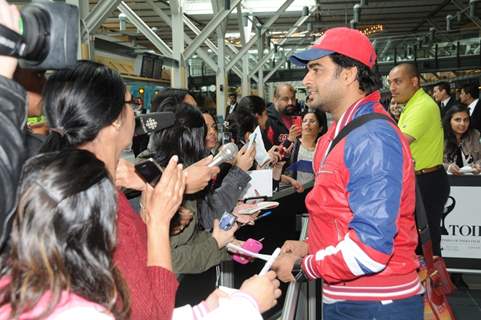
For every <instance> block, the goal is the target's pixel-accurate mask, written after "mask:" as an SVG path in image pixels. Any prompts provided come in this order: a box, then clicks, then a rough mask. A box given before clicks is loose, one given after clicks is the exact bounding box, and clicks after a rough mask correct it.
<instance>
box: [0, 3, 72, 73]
mask: <svg viewBox="0 0 481 320" xmlns="http://www.w3.org/2000/svg"><path fill="white" fill-rule="evenodd" d="M20 20H21V22H20V34H18V33H16V32H14V31H12V30H10V29H8V28H6V27H5V26H3V25H0V55H5V56H12V57H16V58H19V59H20V66H21V67H22V68H26V69H45V70H46V69H61V68H65V67H67V66H69V65H73V64H75V62H76V61H77V48H78V37H79V12H78V8H77V7H76V6H73V5H69V4H66V3H61V2H47V1H45V0H43V1H41V0H36V1H34V2H32V3H30V4H28V5H26V6H25V7H23V9H22V10H21V19H20Z"/></svg>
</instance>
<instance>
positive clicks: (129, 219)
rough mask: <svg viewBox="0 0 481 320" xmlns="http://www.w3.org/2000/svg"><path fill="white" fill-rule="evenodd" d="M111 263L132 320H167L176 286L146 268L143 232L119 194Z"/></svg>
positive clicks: (168, 275) (165, 274) (167, 274)
mask: <svg viewBox="0 0 481 320" xmlns="http://www.w3.org/2000/svg"><path fill="white" fill-rule="evenodd" d="M118 204H119V211H118V217H117V249H116V250H115V254H114V261H115V264H116V266H117V267H118V268H119V270H120V273H121V274H122V277H123V278H124V280H125V281H126V283H127V286H128V288H129V293H130V301H131V309H132V314H131V319H132V320H145V319H152V320H163V319H166V320H170V319H171V318H172V311H173V310H174V303H175V292H176V290H177V287H178V285H179V284H178V282H177V279H176V277H175V274H174V273H173V272H171V271H169V270H167V269H164V268H162V267H147V228H146V226H145V224H144V222H143V221H142V219H141V218H140V216H139V215H137V214H136V213H135V212H134V210H133V209H132V207H131V206H130V203H129V201H128V200H127V198H126V197H125V195H124V194H123V193H122V192H119V193H118Z"/></svg>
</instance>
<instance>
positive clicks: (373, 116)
mask: <svg viewBox="0 0 481 320" xmlns="http://www.w3.org/2000/svg"><path fill="white" fill-rule="evenodd" d="M375 119H384V120H387V121H389V122H391V123H393V124H394V125H396V123H395V122H394V120H393V119H392V118H391V117H389V116H387V115H385V114H382V113H376V112H373V113H369V114H365V115H362V116H360V117H357V118H355V119H353V120H352V121H351V122H349V123H348V124H347V125H346V126H345V127H344V128H342V130H341V131H340V132H339V133H338V134H337V136H336V137H335V138H334V140H332V143H331V145H330V147H329V151H328V152H327V154H329V153H330V152H331V150H332V149H334V147H335V146H336V144H338V143H339V141H341V140H342V139H343V138H344V137H345V136H347V135H348V134H349V133H350V132H351V131H352V130H354V129H356V128H358V127H360V126H362V125H363V124H365V123H366V122H369V121H371V120H375Z"/></svg>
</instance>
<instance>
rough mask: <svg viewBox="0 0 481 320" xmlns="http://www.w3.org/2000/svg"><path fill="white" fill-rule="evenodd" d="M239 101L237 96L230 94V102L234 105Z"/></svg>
mask: <svg viewBox="0 0 481 320" xmlns="http://www.w3.org/2000/svg"><path fill="white" fill-rule="evenodd" d="M236 102H237V96H234V95H230V96H229V104H230V105H232V104H234V103H236Z"/></svg>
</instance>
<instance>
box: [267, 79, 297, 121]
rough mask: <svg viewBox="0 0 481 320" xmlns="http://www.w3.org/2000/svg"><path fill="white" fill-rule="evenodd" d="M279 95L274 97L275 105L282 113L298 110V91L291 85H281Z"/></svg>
mask: <svg viewBox="0 0 481 320" xmlns="http://www.w3.org/2000/svg"><path fill="white" fill-rule="evenodd" d="M277 93H278V96H277V97H274V99H273V100H274V101H273V102H274V105H275V106H276V109H277V111H279V112H280V113H283V114H286V115H291V114H293V113H294V112H295V110H296V93H295V92H294V91H293V90H292V88H291V87H289V86H281V87H280V88H279V90H278V92H277Z"/></svg>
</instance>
